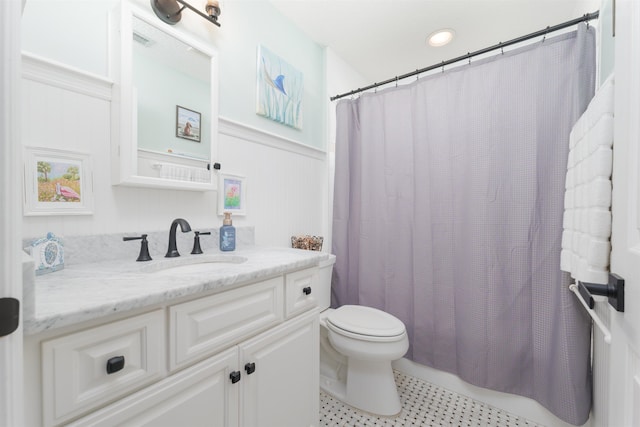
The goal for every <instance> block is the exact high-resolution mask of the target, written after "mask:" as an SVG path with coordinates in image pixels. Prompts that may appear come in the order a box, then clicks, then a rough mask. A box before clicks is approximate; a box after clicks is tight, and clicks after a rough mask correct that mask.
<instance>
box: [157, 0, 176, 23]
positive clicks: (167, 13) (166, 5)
mask: <svg viewBox="0 0 640 427" xmlns="http://www.w3.org/2000/svg"><path fill="white" fill-rule="evenodd" d="M151 9H153V11H154V12H155V14H156V16H157V17H158V18H160V20H162V21H163V22H166V23H167V24H169V25H176V24H177V23H178V22H180V19H181V18H182V12H181V11H180V5H179V4H178V2H177V1H176V0H151Z"/></svg>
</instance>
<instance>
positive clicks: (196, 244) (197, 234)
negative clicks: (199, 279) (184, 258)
mask: <svg viewBox="0 0 640 427" xmlns="http://www.w3.org/2000/svg"><path fill="white" fill-rule="evenodd" d="M193 233H194V234H195V236H193V250H192V251H191V254H192V255H198V254H201V253H202V248H201V247H200V236H204V235H208V234H211V232H210V231H194V232H193Z"/></svg>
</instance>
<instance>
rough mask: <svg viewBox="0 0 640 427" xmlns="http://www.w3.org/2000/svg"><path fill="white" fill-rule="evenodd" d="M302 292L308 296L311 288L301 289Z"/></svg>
mask: <svg viewBox="0 0 640 427" xmlns="http://www.w3.org/2000/svg"><path fill="white" fill-rule="evenodd" d="M302 292H303V293H304V294H305V295H309V294H310V293H311V286H307V287H306V288H302Z"/></svg>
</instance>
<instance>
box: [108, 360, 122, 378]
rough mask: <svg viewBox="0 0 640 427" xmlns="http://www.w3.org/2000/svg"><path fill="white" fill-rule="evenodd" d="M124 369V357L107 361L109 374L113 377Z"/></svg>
mask: <svg viewBox="0 0 640 427" xmlns="http://www.w3.org/2000/svg"><path fill="white" fill-rule="evenodd" d="M122 368H124V356H115V357H112V358H111V359H109V360H107V374H108V375H111V374H114V373H116V372H118V371H121V370H122Z"/></svg>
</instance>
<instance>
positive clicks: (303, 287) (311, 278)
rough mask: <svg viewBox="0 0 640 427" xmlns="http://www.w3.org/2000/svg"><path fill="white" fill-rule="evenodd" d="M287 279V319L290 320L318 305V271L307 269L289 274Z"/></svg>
mask: <svg viewBox="0 0 640 427" xmlns="http://www.w3.org/2000/svg"><path fill="white" fill-rule="evenodd" d="M285 277H286V279H285V299H286V304H285V317H286V318H287V319H288V318H290V317H293V316H295V315H297V314H300V313H304V312H305V311H307V310H310V309H312V308H313V307H315V306H317V305H318V300H317V298H316V295H317V294H318V291H319V289H318V286H317V283H318V269H317V268H316V267H314V268H307V269H306V270H301V271H296V272H294V273H289V274H287V275H286V276H285Z"/></svg>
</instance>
